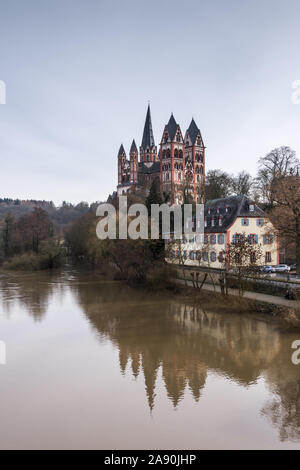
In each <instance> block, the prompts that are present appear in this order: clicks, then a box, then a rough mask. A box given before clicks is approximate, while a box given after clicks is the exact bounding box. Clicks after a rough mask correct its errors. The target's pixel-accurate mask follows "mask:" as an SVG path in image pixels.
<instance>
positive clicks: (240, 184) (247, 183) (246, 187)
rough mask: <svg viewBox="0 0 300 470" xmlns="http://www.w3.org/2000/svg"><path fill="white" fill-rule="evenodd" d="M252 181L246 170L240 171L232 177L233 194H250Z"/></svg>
mask: <svg viewBox="0 0 300 470" xmlns="http://www.w3.org/2000/svg"><path fill="white" fill-rule="evenodd" d="M252 183H253V181H252V176H251V175H250V174H249V173H247V172H246V171H241V172H240V173H239V174H238V175H237V176H236V177H234V178H233V179H232V190H233V192H234V193H235V194H245V196H251V189H252Z"/></svg>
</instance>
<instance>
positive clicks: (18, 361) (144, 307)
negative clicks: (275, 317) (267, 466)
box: [0, 269, 300, 450]
mask: <svg viewBox="0 0 300 470" xmlns="http://www.w3.org/2000/svg"><path fill="white" fill-rule="evenodd" d="M296 339H300V332H299V334H297V333H289V332H283V331H280V330H279V329H278V328H277V326H276V325H275V323H274V322H272V321H267V320H265V319H264V318H259V317H253V316H251V315H250V314H247V313H245V314H243V315H236V314H232V315H229V314H223V315H222V314H220V313H214V312H212V311H206V310H205V309H203V308H202V307H201V305H199V306H197V307H195V306H193V304H192V303H191V302H189V301H188V300H184V301H183V300H180V299H179V298H176V297H175V296H174V295H173V294H163V295H162V294H161V293H147V292H144V291H139V290H133V289H130V288H128V287H127V286H126V285H125V284H123V283H119V282H110V281H106V280H104V279H102V278H101V276H100V275H98V274H96V273H95V272H93V271H86V270H76V269H67V270H63V271H59V272H54V273H48V272H42V273H24V274H18V273H10V274H7V273H3V272H1V273H0V341H3V343H2V344H5V346H6V364H2V365H0V448H1V449H112V450H113V449H139V448H141V449H248V448H250V449H296V448H298V449H299V448H300V365H298V366H296V365H294V364H293V363H292V361H291V356H292V352H293V351H292V349H291V344H292V342H293V341H294V340H296Z"/></svg>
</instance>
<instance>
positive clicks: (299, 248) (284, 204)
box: [270, 176, 300, 274]
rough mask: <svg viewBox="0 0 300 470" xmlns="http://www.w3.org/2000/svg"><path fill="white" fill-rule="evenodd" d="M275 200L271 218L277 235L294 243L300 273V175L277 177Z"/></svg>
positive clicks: (274, 190) (274, 189) (299, 272)
mask: <svg viewBox="0 0 300 470" xmlns="http://www.w3.org/2000/svg"><path fill="white" fill-rule="evenodd" d="M273 200H274V207H273V209H272V210H271V212H270V218H271V220H272V222H273V224H274V226H275V232H276V235H277V236H278V237H281V238H285V239H286V241H287V242H288V243H292V244H294V246H295V251H296V264H297V274H300V177H299V176H288V177H282V178H280V179H277V181H276V184H275V183H274V185H273Z"/></svg>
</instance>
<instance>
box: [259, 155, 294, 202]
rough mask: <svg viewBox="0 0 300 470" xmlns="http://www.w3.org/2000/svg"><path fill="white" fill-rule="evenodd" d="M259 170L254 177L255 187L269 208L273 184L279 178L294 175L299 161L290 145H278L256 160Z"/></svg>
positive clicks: (272, 198)
mask: <svg viewBox="0 0 300 470" xmlns="http://www.w3.org/2000/svg"><path fill="white" fill-rule="evenodd" d="M258 165H259V170H258V174H257V178H256V182H255V183H256V189H257V190H258V191H259V192H260V194H261V199H262V200H263V202H265V203H267V204H268V205H269V207H270V208H272V207H273V206H274V185H275V183H276V181H277V180H278V179H280V178H283V177H287V176H292V175H294V176H295V175H296V174H297V173H298V171H299V168H300V162H299V160H298V158H296V153H295V151H294V150H292V149H291V148H290V147H286V146H284V147H279V148H275V149H274V150H272V152H270V153H268V154H267V155H266V156H265V157H262V158H260V159H259V161H258Z"/></svg>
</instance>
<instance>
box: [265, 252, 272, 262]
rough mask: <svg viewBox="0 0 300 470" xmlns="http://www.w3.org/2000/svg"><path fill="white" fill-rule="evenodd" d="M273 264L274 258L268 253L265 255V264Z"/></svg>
mask: <svg viewBox="0 0 300 470" xmlns="http://www.w3.org/2000/svg"><path fill="white" fill-rule="evenodd" d="M271 262H272V256H271V252H270V251H266V254H265V263H271Z"/></svg>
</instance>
